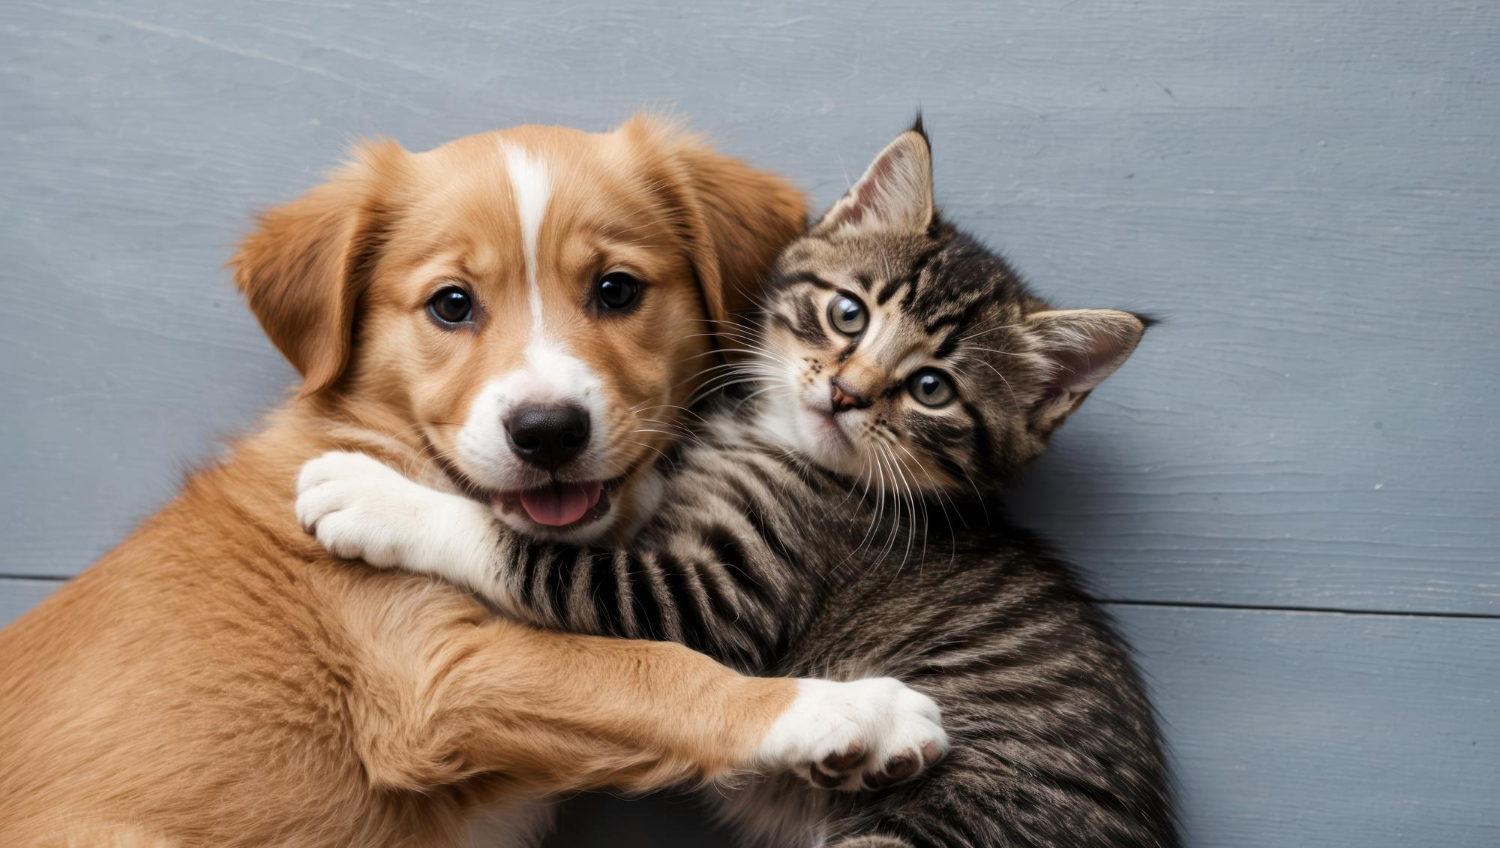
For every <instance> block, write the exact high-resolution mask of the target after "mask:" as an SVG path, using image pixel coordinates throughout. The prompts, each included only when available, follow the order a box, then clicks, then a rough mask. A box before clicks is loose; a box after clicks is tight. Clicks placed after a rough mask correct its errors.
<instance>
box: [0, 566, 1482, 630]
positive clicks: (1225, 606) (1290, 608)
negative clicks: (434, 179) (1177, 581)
mask: <svg viewBox="0 0 1500 848" xmlns="http://www.w3.org/2000/svg"><path fill="white" fill-rule="evenodd" d="M69 579H70V578H68V577H63V576H60V575H57V574H3V573H0V580H37V581H44V582H50V583H59V584H61V583H66V582H67V581H68V580H69ZM1094 601H1095V603H1100V604H1110V605H1113V606H1122V607H1164V608H1170V609H1211V610H1231V611H1242V612H1308V613H1324V614H1327V615H1380V616H1395V617H1399V618H1465V619H1478V620H1480V621H1500V613H1490V612H1434V611H1431V610H1367V609H1340V608H1338V607H1313V606H1300V605H1295V604H1291V605H1281V606H1268V605H1265V604H1231V603H1218V602H1214V601H1143V600H1125V599H1121V598H1094Z"/></svg>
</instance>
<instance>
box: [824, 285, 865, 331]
mask: <svg viewBox="0 0 1500 848" xmlns="http://www.w3.org/2000/svg"><path fill="white" fill-rule="evenodd" d="M828 323H829V324H832V325H833V328H834V329H835V330H838V331H839V332H840V333H843V334H844V335H846V336H849V337H850V338H853V337H854V336H857V335H859V334H860V333H863V332H864V331H865V325H866V324H868V323H870V316H869V315H868V314H866V313H865V305H864V304H863V303H860V302H859V301H857V300H855V299H854V298H852V297H849V296H848V295H842V294H836V295H834V296H833V300H831V301H829V302H828Z"/></svg>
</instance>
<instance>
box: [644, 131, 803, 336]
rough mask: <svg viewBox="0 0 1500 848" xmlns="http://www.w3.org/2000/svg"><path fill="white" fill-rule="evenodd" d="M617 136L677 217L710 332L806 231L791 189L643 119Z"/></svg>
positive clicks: (747, 299) (754, 295)
mask: <svg viewBox="0 0 1500 848" xmlns="http://www.w3.org/2000/svg"><path fill="white" fill-rule="evenodd" d="M620 133H621V134H622V135H624V136H625V137H626V138H628V139H630V140H631V141H632V142H634V143H635V144H636V145H637V149H638V150H639V151H641V154H642V155H643V156H644V157H646V159H647V161H649V162H653V163H654V165H655V167H653V168H652V177H653V182H654V183H655V184H654V185H653V190H655V191H657V192H658V193H660V194H662V195H664V197H665V199H666V201H667V202H668V204H669V205H670V206H671V207H673V208H674V209H677V210H680V215H679V218H680V225H681V226H682V227H683V228H684V230H685V232H684V235H685V236H686V237H687V239H686V240H687V242H688V244H689V250H690V255H689V259H690V260H691V261H692V263H693V268H694V270H695V271H696V272H697V274H698V283H699V286H701V288H702V291H703V302H704V309H705V311H706V312H707V314H708V317H709V319H710V320H712V321H713V322H714V329H715V330H716V331H718V330H723V329H725V326H726V324H725V322H729V321H732V319H733V316H734V315H735V314H737V313H739V312H741V311H742V310H744V309H747V308H749V307H751V306H753V305H755V303H756V302H757V300H758V299H759V297H760V293H761V291H762V290H763V289H764V287H765V281H766V275H767V274H768V273H769V272H770V270H771V266H772V264H773V263H774V262H775V261H776V256H777V254H779V253H780V252H781V250H782V248H784V247H786V246H787V245H788V244H789V243H791V241H792V240H793V239H795V238H797V237H798V236H799V235H801V234H802V232H803V230H804V229H805V227H806V225H807V200H806V198H805V197H804V196H803V194H802V192H800V191H798V190H797V189H796V188H795V187H793V186H792V184H791V183H789V182H787V181H786V180H784V179H782V178H781V177H779V176H776V175H775V174H770V173H767V172H765V171H758V170H756V169H754V168H751V167H750V166H749V165H746V164H745V163H744V162H742V161H740V160H738V159H735V158H733V157H730V156H725V155H723V154H720V153H716V152H715V151H714V150H713V149H712V148H711V147H709V146H708V145H707V144H706V143H705V142H704V141H703V139H702V138H701V137H699V136H697V135H693V134H691V133H686V132H684V131H682V129H681V128H680V127H679V126H678V125H677V124H675V123H673V122H671V121H667V120H664V119H661V118H657V117H652V116H649V115H637V116H635V117H634V118H631V119H630V120H629V121H627V122H626V123H625V124H624V125H623V126H622V127H621V128H620Z"/></svg>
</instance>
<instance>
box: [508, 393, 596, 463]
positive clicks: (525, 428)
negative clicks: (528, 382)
mask: <svg viewBox="0 0 1500 848" xmlns="http://www.w3.org/2000/svg"><path fill="white" fill-rule="evenodd" d="M505 432H506V434H507V435H508V436H509V437H510V449H511V450H512V451H515V454H516V456H519V457H520V458H521V459H523V460H525V461H526V462H529V463H531V464H532V465H539V466H541V467H542V468H545V469H547V470H548V471H552V470H555V469H556V468H558V467H560V466H562V465H564V464H566V463H567V462H568V460H570V459H572V458H573V457H575V456H578V455H579V454H580V453H583V449H584V448H586V447H588V444H589V414H588V411H587V410H585V409H584V408H583V407H581V406H576V405H573V404H565V405H549V406H523V407H521V408H520V409H517V410H516V411H515V412H513V413H511V416H510V419H509V420H507V421H506V422H505Z"/></svg>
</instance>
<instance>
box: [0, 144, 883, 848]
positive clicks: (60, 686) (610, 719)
mask: <svg viewBox="0 0 1500 848" xmlns="http://www.w3.org/2000/svg"><path fill="white" fill-rule="evenodd" d="M517 147H519V148H523V149H526V150H529V151H532V152H533V153H537V152H538V151H540V152H541V153H544V154H545V156H546V158H547V162H548V167H549V173H550V174H551V175H552V182H551V183H550V204H551V206H550V211H549V212H548V217H547V225H546V226H545V227H543V228H542V230H541V233H540V235H539V238H540V243H539V249H537V250H536V251H535V252H537V253H538V254H539V255H543V256H545V257H547V261H548V262H550V263H552V264H550V265H546V266H545V267H544V269H543V278H544V283H545V285H544V288H545V289H546V293H545V296H546V298H547V301H546V303H545V304H544V306H545V307H546V308H547V309H548V310H563V308H564V306H565V305H566V301H565V298H566V297H567V296H568V295H567V291H568V290H569V289H568V286H569V285H571V283H570V282H568V281H571V280H576V279H582V278H584V277H586V276H587V275H589V274H592V273H595V272H596V271H597V269H596V268H595V267H594V266H595V265H596V264H597V262H598V261H599V253H600V251H612V252H613V257H612V258H611V261H617V257H619V256H628V261H629V262H630V263H632V267H636V268H639V273H640V274H641V275H642V276H648V277H649V278H650V280H651V283H652V286H653V289H652V292H651V294H652V296H653V297H654V298H655V300H654V302H653V303H652V305H651V307H650V308H652V309H654V310H656V311H655V312H654V313H652V316H651V319H650V320H649V321H646V322H640V323H635V324H627V323H625V322H617V323H616V324H615V325H614V326H594V327H584V326H583V325H581V324H578V325H575V324H570V323H569V322H568V321H566V320H562V319H558V320H552V319H551V318H549V326H552V327H561V328H562V329H560V330H557V332H559V333H561V334H562V335H563V336H564V337H565V340H566V342H567V345H568V348H569V350H570V355H571V356H573V357H575V358H576V359H578V360H580V361H582V362H584V363H585V364H586V365H588V366H589V367H592V368H594V369H595V371H596V372H597V373H598V374H601V375H604V376H603V377H602V378H601V379H602V380H603V383H604V389H605V392H606V394H607V400H606V402H605V407H606V410H607V411H606V412H605V413H604V414H606V415H611V416H615V417H622V416H625V415H626V414H627V413H628V411H629V410H631V409H632V408H634V407H637V406H640V405H642V404H647V403H650V404H661V405H664V408H669V407H670V405H673V404H681V403H683V398H684V397H685V396H686V393H687V392H689V391H691V389H692V386H693V379H692V377H693V374H694V373H695V372H696V371H697V370H698V369H699V368H700V367H701V365H702V361H701V360H695V357H698V356H700V355H701V354H704V353H706V352H708V351H709V344H710V340H709V338H708V336H706V335H703V333H704V329H703V327H704V319H705V318H710V319H713V318H722V317H724V316H725V315H726V314H727V312H728V311H729V310H730V309H732V308H734V307H735V306H736V305H738V304H740V303H742V302H743V301H744V299H745V298H746V297H747V296H748V295H750V294H751V293H753V291H754V288H755V286H756V285H757V280H758V279H759V277H760V275H761V274H762V273H763V272H764V270H765V269H766V267H767V265H768V263H769V262H770V261H771V260H772V258H773V257H774V255H775V254H776V252H777V250H778V249H779V248H780V247H782V245H783V244H784V243H786V242H787V241H788V240H790V239H791V238H792V237H793V236H794V235H795V234H796V233H797V232H798V230H799V228H800V227H801V225H802V223H803V205H802V198H801V197H800V195H799V194H798V193H797V192H796V191H795V190H793V189H792V188H791V187H789V186H788V185H786V184H785V183H783V182H782V181H780V180H779V179H777V178H775V177H772V176H769V175H767V174H764V173H760V172H756V171H753V170H751V169H749V168H747V167H745V166H744V165H742V164H741V163H739V162H738V161H736V160H732V159H729V158H726V157H723V156H719V155H717V154H714V153H712V152H711V151H709V150H708V149H707V148H705V147H703V146H702V145H701V144H700V143H698V142H697V141H696V140H695V139H693V138H691V137H688V136H684V135H681V134H679V133H678V132H676V131H675V130H674V129H672V128H671V127H668V126H664V125H662V124H660V123H657V122H653V121H651V120H642V119H636V120H632V121H631V122H628V123H627V124H626V125H625V126H623V127H622V128H621V129H619V130H618V131H616V132H613V133H607V134H599V135H591V134H585V133H580V132H575V131H570V130H562V129H556V128H541V127H522V128H518V129H515V130H509V131H504V132H498V133H487V134H482V135H478V136H471V137H469V138H465V139H461V140H459V141H457V142H454V143H452V144H449V145H446V146H444V147H442V148H438V149H436V150H434V151H430V152H428V153H423V154H410V153H407V152H405V151H403V150H402V149H400V148H399V147H398V146H396V145H394V144H389V143H386V144H375V145H369V146H366V147H364V148H363V149H362V151H361V152H360V154H359V155H358V157H357V160H356V161H355V162H354V163H353V164H351V165H350V166H348V167H347V168H345V169H344V170H343V171H341V172H340V173H339V174H337V175H336V176H335V177H334V179H333V180H332V181H331V182H329V183H327V184H326V185H323V186H321V187H319V188H316V189H314V190H312V191H311V192H309V193H308V194H307V195H305V196H304V197H303V198H301V199H299V200H297V201H295V202H293V203H291V204H288V205H286V206H284V207H281V208H279V209H276V210H273V211H271V212H269V213H268V214H266V215H265V216H264V217H263V218H262V219H261V221H260V225H259V228H258V229H257V230H256V231H255V232H254V234H253V235H251V236H250V237H249V238H248V239H247V240H246V241H245V243H244V245H243V247H242V249H241V251H240V253H239V254H238V256H236V257H235V260H234V268H235V279H236V282H237V284H238V285H239V286H240V288H241V289H242V290H243V291H244V293H245V295H246V297H247V298H248V300H249V303H250V306H251V308H252V310H253V311H254V312H255V314H256V316H257V317H258V318H259V319H260V321H261V323H262V326H263V327H264V328H265V330H266V331H267V333H268V335H269V336H270V337H271V339H272V340H273V341H274V342H275V343H276V345H277V346H278V347H279V348H280V349H281V350H282V351H283V352H284V353H285V354H286V355H287V357H288V358H289V359H290V360H291V361H292V362H293V363H294V364H295V365H296V366H297V368H298V369H299V370H300V372H301V373H302V375H303V377H304V384H303V389H302V393H301V395H300V396H299V398H297V399H295V400H292V401H289V402H288V403H287V404H286V405H284V406H282V407H281V408H280V409H278V410H277V411H275V412H274V413H273V414H272V415H271V416H270V419H269V422H268V424H267V426H266V427H265V429H264V430H263V431H261V432H260V433H258V434H257V435H254V436H251V437H249V438H246V439H244V440H242V441H240V442H239V443H237V444H236V445H234V446H233V448H232V450H230V451H229V452H228V453H227V455H226V456H225V457H224V458H223V459H222V460H221V461H219V462H218V463H216V464H214V465H213V466H212V467H210V468H208V469H206V470H204V471H201V472H199V473H196V474H194V475H192V477H191V478H190V479H189V480H188V481H187V483H186V485H185V486H184V488H183V491H182V492H181V494H180V495H179V496H178V497H177V498H176V499H175V500H173V501H172V502H171V503H170V504H169V505H168V506H167V507H166V508H165V509H163V510H162V511H161V512H160V513H159V514H157V515H156V516H154V517H153V518H151V519H150V520H148V521H147V522H145V524H144V525H143V526H142V527H141V528H140V529H139V530H138V531H137V532H136V533H134V534H133V535H132V536H131V537H130V538H129V539H127V540H126V541H125V542H124V543H123V544H121V545H120V546H119V547H118V548H116V549H115V550H114V551H113V552H111V553H110V554H108V555H107V556H106V557H104V559H102V560H101V561H100V562H99V563H97V564H96V565H95V566H94V567H93V568H91V569H89V570H88V571H87V572H86V573H84V574H83V575H82V576H80V577H78V578H77V579H76V580H74V581H72V582H70V583H69V584H68V585H66V586H65V587H64V588H63V589H62V590H60V591H59V592H57V593H56V594H55V595H54V596H52V597H51V598H49V599H48V600H47V601H45V602H44V603H43V604H41V605H40V606H39V607H37V608H36V609H35V610H33V611H31V612H30V613H28V614H27V615H25V616H24V617H22V618H21V619H20V620H18V621H17V622H16V623H14V624H13V625H11V626H10V627H9V628H7V629H6V630H5V631H3V633H0V844H4V845H27V844H57V845H68V844H90V845H98V844H116V845H157V844H173V845H189V844H203V845H216V846H230V845H245V846H249V845H285V846H293V845H308V846H312V845H393V846H394V845H403V846H406V845H446V844H454V843H457V842H459V841H461V840H462V839H463V838H464V832H465V828H466V827H467V826H468V823H469V821H470V820H471V819H472V818H473V817H474V815H476V814H477V813H478V812H479V811H481V810H487V809H495V808H496V807H497V806H503V805H505V804H507V803H511V802H524V801H525V800H526V799H530V798H534V797H538V796H543V795H546V794H548V793H551V792H557V791H568V790H578V789H584V788H588V787H598V786H604V785H609V786H617V787H622V788H625V789H627V790H642V789H648V788H653V787H660V786H664V785H667V784H671V783H676V782H679V781H682V780H685V779H693V778H704V777H713V776H716V775H720V774H724V773H726V772H728V771H731V770H733V769H736V768H742V767H747V766H753V765H757V764H765V762H766V760H767V759H768V758H769V759H771V760H775V759H776V758H778V757H781V758H788V757H790V758H792V759H796V757H797V756H801V757H803V758H804V759H805V758H806V757H808V756H815V755H816V751H817V750H819V749H817V748H816V745H817V744H821V743H819V742H817V740H815V739H803V738H802V737H797V739H791V737H788V736H787V733H788V732H789V731H787V729H786V728H787V727H788V723H789V722H790V723H791V724H793V725H795V724H797V722H798V721H800V719H798V718H797V716H801V715H803V714H806V715H807V716H809V717H813V716H816V715H818V713H817V711H818V710H819V709H823V708H824V707H825V706H827V705H828V704H830V703H831V702H832V700H831V699H829V698H823V700H821V701H819V700H817V699H816V698H814V701H815V703H814V702H809V701H808V697H810V696H809V694H808V693H809V692H810V691H811V690H810V689H809V688H808V686H807V684H806V682H802V683H799V682H797V681H791V680H772V679H752V678H745V677H741V676H739V675H737V674H735V673H733V672H732V671H730V670H729V669H726V668H724V667H723V666H720V665H717V664H715V663H713V662H711V661H709V660H708V659H706V658H704V657H702V656H700V655H697V654H694V653H692V652H690V651H688V650H687V649H685V648H682V647H680V646H677V645H672V644H665V643H642V642H630V641H623V640H610V639H600V638H591V637H582V636H575V635H568V634H561V633H551V632H541V631H536V630H532V629H529V628H526V627H523V626H521V625H518V624H515V623H513V622H510V621H506V620H503V619H497V618H494V617H493V616H491V615H490V614H488V612H487V611H486V610H485V609H484V608H482V607H481V606H480V605H479V604H478V603H476V602H475V601H474V600H473V599H472V598H470V597H469V596H466V595H464V594H462V593H461V592H459V591H457V590H455V589H453V588H452V587H450V586H448V585H446V584H442V583H437V582H433V581H431V580H428V579H424V578H421V577H415V576H412V575H407V574H401V573H384V572H377V571H375V570H372V569H367V568H357V567H349V566H346V565H344V564H341V563H339V562H336V561H334V560H331V559H330V558H329V557H328V555H327V554H325V553H324V552H323V550H322V548H321V547H320V546H319V545H318V544H317V543H316V542H315V541H313V540H312V539H311V538H308V537H307V536H305V535H304V534H303V533H302V531H301V530H300V529H299V528H298V526H297V524H296V520H295V518H294V516H293V510H292V500H293V481H294V480H295V478H296V475H297V471H298V469H299V468H300V467H301V465H302V463H304V462H305V461H307V460H308V459H311V458H313V457H315V456H318V455H320V454H322V453H324V452H325V451H328V450H333V449H340V448H344V449H355V450H363V451H366V452H372V453H375V454H377V455H379V456H381V457H382V458H384V459H385V460H386V461H388V462H391V463H392V464H395V465H397V466H398V467H403V468H406V469H409V470H411V472H412V473H413V475H414V476H417V477H422V476H427V477H429V478H448V479H450V480H451V479H452V477H453V475H452V474H451V473H449V472H450V471H451V469H445V468H444V467H443V461H442V460H443V458H444V457H449V456H451V455H452V451H453V449H454V445H453V441H452V440H453V439H454V438H455V424H458V423H461V422H462V421H463V420H464V416H465V415H466V410H468V409H469V408H470V406H471V404H472V401H473V398H474V396H475V394H476V393H477V392H479V391H480V390H481V388H482V386H483V385H484V381H485V379H487V378H489V377H493V376H494V375H495V374H497V373H501V372H504V371H505V369H507V368H510V367H512V364H513V363H514V362H516V361H518V357H523V354H522V353H521V348H522V345H523V343H524V340H525V337H526V334H525V332H524V330H523V327H524V325H525V324H526V322H529V321H531V320H532V319H533V314H532V313H531V311H530V310H529V309H528V307H527V304H526V303H525V301H524V299H522V297H521V296H520V295H518V294H517V292H521V291H525V290H526V288H525V284H524V283H523V282H521V280H522V279H523V277H522V276H519V275H522V274H524V273H526V272H525V270H523V269H525V268H526V265H525V263H526V261H527V256H526V255H524V253H525V251H524V249H523V245H521V244H518V240H517V237H516V233H517V232H518V226H519V222H518V220H517V215H518V214H521V213H518V212H517V204H516V203H513V202H512V200H513V197H512V187H511V186H510V184H509V182H508V179H507V176H506V174H507V170H506V168H505V161H504V160H505V156H506V150H509V149H515V148H517ZM537 155H540V154H537ZM534 247H537V246H534ZM618 261H625V260H618ZM531 273H533V274H535V273H536V271H535V270H534V269H533V270H532V271H531ZM460 275H461V276H462V277H463V279H465V280H466V281H468V282H469V283H470V284H471V285H472V286H473V287H474V288H475V289H476V293H477V294H478V296H479V297H481V298H482V299H483V300H484V304H485V317H484V319H483V320H485V321H487V322H489V323H488V324H487V326H486V327H485V328H484V332H482V333H471V334H469V335H467V336H464V335H461V334H457V333H451V332H450V333H441V332H432V331H431V330H432V327H431V326H430V319H429V317H428V316H427V315H426V314H425V310H424V308H423V304H424V302H425V300H426V298H427V297H428V296H429V293H430V289H431V287H432V286H433V285H435V284H436V282H437V281H441V280H443V279H449V278H453V277H458V276H460ZM642 308H646V307H644V306H643V307H642ZM558 314H561V312H559V313H558ZM643 328H647V329H643ZM621 426H623V424H622V425H621ZM661 429H662V430H667V429H669V428H665V427H664V428H661ZM668 438H669V436H668V435H667V434H666V433H662V434H659V435H653V434H649V433H641V434H637V436H636V437H635V438H633V439H632V440H623V439H622V440H616V448H615V451H616V452H615V453H613V454H611V456H610V458H609V462H610V463H611V464H610V471H611V473H617V474H621V475H624V477H625V479H624V482H623V484H621V486H620V489H619V491H618V492H617V494H616V498H617V501H616V502H617V504H619V506H618V507H617V508H618V509H619V510H621V512H622V514H627V515H628V512H629V510H630V508H631V507H630V494H631V488H632V486H633V485H635V484H636V483H637V482H638V480H639V479H642V477H643V476H644V475H645V474H647V473H648V472H646V471H644V470H643V469H648V468H649V466H650V462H649V457H651V456H653V455H654V454H655V452H656V451H658V450H660V449H661V448H663V447H664V446H665V442H666V440H667V439H668ZM458 482H459V483H460V484H462V483H463V481H462V480H459V481H458ZM823 685H825V686H829V685H834V686H837V685H844V684H823ZM820 691H821V690H820ZM887 694H888V693H887ZM881 703H883V702H881ZM799 709H800V710H802V711H803V712H802V713H798V712H797V711H798V710H799ZM789 711H790V712H789ZM789 716H791V717H790V718H789ZM778 719H779V721H778ZM773 725H774V727H775V728H779V729H777V730H773ZM795 732H800V733H802V734H803V736H807V734H808V732H809V731H805V730H796V731H795ZM872 732H873V731H872ZM778 733H779V734H781V735H780V736H777V734H778ZM768 734H769V735H768ZM771 737H775V738H774V739H773V738H771ZM819 738H822V737H819ZM789 740H790V741H789ZM847 741H848V739H846V740H845V742H846V743H847ZM799 745H800V746H801V747H802V748H803V749H804V750H802V752H801V753H800V754H793V753H788V752H789V751H791V749H794V748H797V747H798V746H799ZM768 746H769V747H768ZM772 749H775V750H774V753H768V751H771V750H772ZM773 764H775V765H780V763H773Z"/></svg>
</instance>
